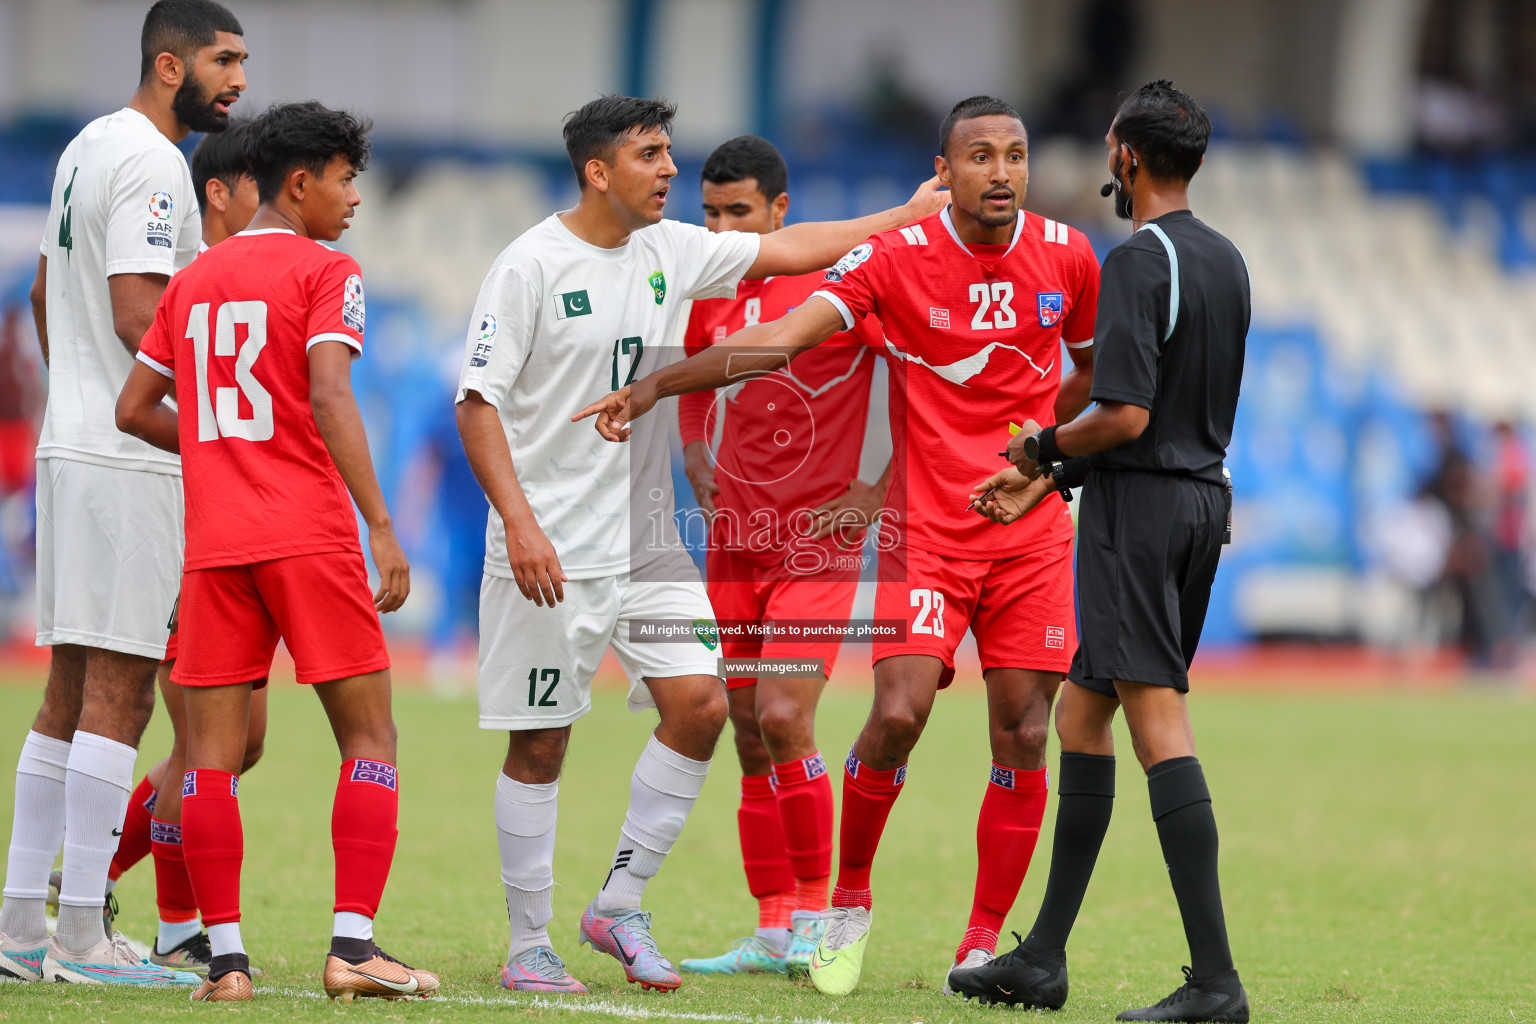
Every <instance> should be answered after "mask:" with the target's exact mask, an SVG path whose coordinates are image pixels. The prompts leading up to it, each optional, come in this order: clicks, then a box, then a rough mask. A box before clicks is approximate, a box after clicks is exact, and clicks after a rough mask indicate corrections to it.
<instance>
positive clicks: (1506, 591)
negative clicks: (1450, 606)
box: [1493, 420, 1531, 634]
mask: <svg viewBox="0 0 1536 1024" xmlns="http://www.w3.org/2000/svg"><path fill="white" fill-rule="evenodd" d="M1495 439H1496V440H1495V449H1494V470H1493V484H1494V516H1493V561H1494V567H1495V571H1496V572H1497V574H1498V578H1499V585H1500V586H1501V587H1502V588H1503V597H1504V602H1505V607H1506V608H1507V610H1508V615H1509V621H1510V628H1511V631H1512V632H1513V633H1515V634H1520V633H1523V632H1524V628H1523V626H1524V622H1525V609H1526V602H1527V600H1528V598H1529V596H1530V595H1529V592H1528V591H1527V589H1526V580H1525V565H1524V562H1525V553H1526V548H1527V543H1528V531H1527V528H1526V521H1527V517H1528V515H1529V514H1530V501H1529V494H1530V486H1531V463H1530V458H1529V456H1528V455H1527V453H1526V450H1525V442H1524V441H1523V440H1522V439H1521V437H1520V434H1519V433H1518V432H1517V431H1516V430H1515V425H1514V424H1513V423H1510V422H1509V421H1507V420H1506V421H1503V422H1501V423H1499V425H1498V426H1497V427H1496V428H1495Z"/></svg>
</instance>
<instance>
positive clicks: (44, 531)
mask: <svg viewBox="0 0 1536 1024" xmlns="http://www.w3.org/2000/svg"><path fill="white" fill-rule="evenodd" d="M181 501H182V498H181V477H179V476H171V475H170V474H167V473H145V472H141V471H138V470H131V469H112V468H109V467H107V466H98V465H94V464H92V463H89V462H75V461H73V460H71V459H58V458H50V459H38V460H37V645H38V646H39V647H51V646H53V645H55V644H80V645H82V646H85V647H99V648H102V649H104V650H108V651H121V652H122V653H124V654H137V655H140V656H142V657H145V658H156V659H158V658H162V657H164V656H165V641H166V639H167V638H168V637H169V636H170V627H169V625H168V623H169V621H170V618H171V613H172V612H173V611H174V610H175V606H176V594H177V593H178V591H179V590H180V587H181V556H182V519H181V513H182V505H181Z"/></svg>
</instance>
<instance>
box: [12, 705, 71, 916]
mask: <svg viewBox="0 0 1536 1024" xmlns="http://www.w3.org/2000/svg"><path fill="white" fill-rule="evenodd" d="M68 765H69V741H68V740H56V739H54V738H53V737H52V736H44V735H43V734H42V733H39V732H29V733H27V739H26V742H25V743H23V744H22V745H21V756H20V757H19V758H17V759H16V812H15V816H14V817H13V818H12V820H11V850H10V857H9V859H8V860H7V861H6V864H5V905H4V906H0V933H4V934H5V935H6V936H8V937H10V938H12V939H16V940H17V941H19V942H34V941H36V940H38V939H40V938H44V937H46V936H47V934H48V922H47V920H46V919H45V918H44V916H43V902H44V901H45V900H46V899H47V898H48V873H49V872H50V871H52V870H53V862H54V860H55V859H56V858H57V857H58V855H59V847H60V846H61V845H63V843H64V773H65V770H66V769H67V767H68Z"/></svg>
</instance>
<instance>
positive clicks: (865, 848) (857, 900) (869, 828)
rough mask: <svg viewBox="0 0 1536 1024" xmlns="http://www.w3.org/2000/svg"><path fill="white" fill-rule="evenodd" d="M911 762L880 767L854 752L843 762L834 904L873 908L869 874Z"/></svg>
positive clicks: (866, 908) (835, 905)
mask: <svg viewBox="0 0 1536 1024" xmlns="http://www.w3.org/2000/svg"><path fill="white" fill-rule="evenodd" d="M906 781H907V766H906V765H902V766H901V767H900V768H892V769H890V770H888V771H880V770H878V769H875V768H871V767H870V766H869V765H867V764H863V763H861V762H860V761H859V759H858V758H857V757H856V756H855V755H854V754H853V752H852V751H849V753H848V760H847V762H845V763H844V765H843V820H842V823H841V826H840V828H839V830H838V851H837V888H836V889H834V890H832V905H833V906H834V907H863V908H864V909H865V910H869V909H870V904H871V897H870V892H869V874H870V870H871V868H872V867H873V866H874V862H875V850H876V849H878V848H879V846H880V834H881V833H882V832H884V831H885V821H886V819H887V818H889V817H890V816H891V808H892V807H894V806H895V805H896V797H897V796H899V795H900V794H901V784H902V783H903V782H906Z"/></svg>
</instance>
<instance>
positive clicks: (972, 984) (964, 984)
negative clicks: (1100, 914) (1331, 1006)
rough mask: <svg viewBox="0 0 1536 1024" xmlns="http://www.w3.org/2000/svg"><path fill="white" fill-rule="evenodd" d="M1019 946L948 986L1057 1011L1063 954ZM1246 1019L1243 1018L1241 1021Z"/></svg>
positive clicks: (1063, 992)
mask: <svg viewBox="0 0 1536 1024" xmlns="http://www.w3.org/2000/svg"><path fill="white" fill-rule="evenodd" d="M1013 937H1014V938H1015V939H1019V944H1018V946H1016V947H1015V948H1014V949H1012V950H1011V951H1009V952H1007V953H1004V954H1003V955H1002V956H1000V957H998V958H997V959H996V960H993V961H992V962H991V963H986V964H982V965H981V966H980V967H973V968H971V969H970V970H968V971H966V970H954V971H950V972H949V987H950V988H951V989H953V990H954V991H955V992H957V993H958V994H959V995H960V996H961V997H962V998H964V999H971V998H973V997H974V998H975V1000H976V1001H977V1002H979V1003H1006V1004H1007V1005H1009V1006H1022V1007H1024V1008H1025V1009H1026V1010H1031V1009H1039V1010H1059V1009H1061V1007H1062V1004H1064V1003H1065V1002H1066V1001H1067V954H1066V952H1065V951H1064V950H1060V949H1056V950H1051V951H1050V952H1047V953H1031V952H1029V951H1028V950H1026V949H1025V948H1024V940H1023V939H1020V938H1019V933H1018V932H1014V933H1013ZM1244 1019H1245V1020H1246V1019H1247V1018H1246V1017H1245V1018H1244Z"/></svg>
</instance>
